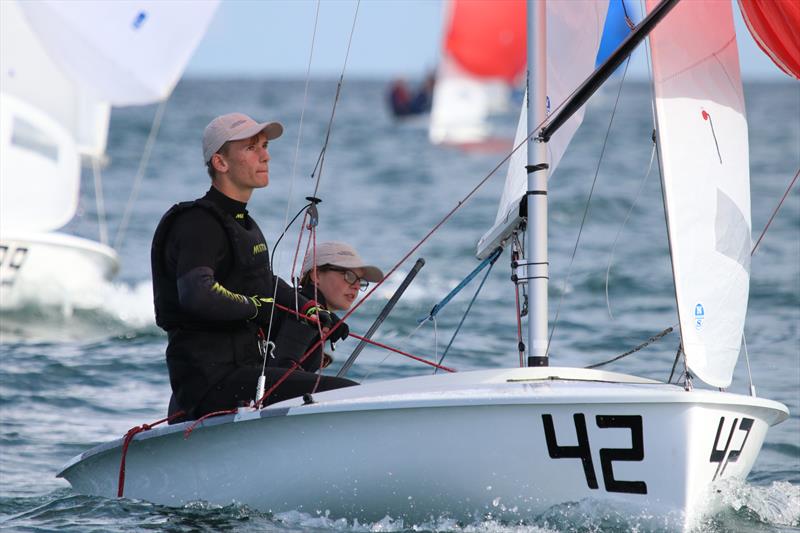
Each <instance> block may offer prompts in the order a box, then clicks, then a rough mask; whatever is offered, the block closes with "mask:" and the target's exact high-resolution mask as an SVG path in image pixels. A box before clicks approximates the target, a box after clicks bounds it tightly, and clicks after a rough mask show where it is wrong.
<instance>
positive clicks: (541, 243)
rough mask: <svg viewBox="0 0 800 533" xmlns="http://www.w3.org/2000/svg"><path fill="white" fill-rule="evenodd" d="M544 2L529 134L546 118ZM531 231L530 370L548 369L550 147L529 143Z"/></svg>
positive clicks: (534, 25)
mask: <svg viewBox="0 0 800 533" xmlns="http://www.w3.org/2000/svg"><path fill="white" fill-rule="evenodd" d="M546 16H547V15H546V2H545V0H539V1H533V2H528V9H527V21H528V27H527V30H528V31H527V40H528V76H527V84H528V87H527V93H528V131H533V130H534V128H537V127H538V125H539V124H541V123H542V122H543V121H544V119H545V118H546V117H547V24H546V22H547V20H546ZM526 168H527V170H528V191H527V195H526V197H527V208H528V231H527V232H526V242H525V251H526V255H527V257H526V261H525V262H524V263H523V264H524V265H525V278H526V279H527V281H528V290H529V291H530V298H531V304H530V313H529V315H528V366H547V365H548V361H547V323H548V305H547V287H548V281H549V268H548V259H547V177H548V175H549V172H548V165H547V144H546V143H545V142H544V141H543V140H542V139H540V138H533V139H531V140H529V141H528V165H527V167H526Z"/></svg>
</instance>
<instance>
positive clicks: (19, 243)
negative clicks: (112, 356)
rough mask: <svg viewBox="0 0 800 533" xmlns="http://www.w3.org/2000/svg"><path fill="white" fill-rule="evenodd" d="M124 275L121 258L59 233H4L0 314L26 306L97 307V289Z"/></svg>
mask: <svg viewBox="0 0 800 533" xmlns="http://www.w3.org/2000/svg"><path fill="white" fill-rule="evenodd" d="M118 270H119V259H118V257H117V253H116V252H115V251H114V250H113V249H111V248H110V247H108V246H106V245H103V244H100V243H98V242H94V241H90V240H88V239H83V238H81V237H76V236H74V235H68V234H64V233H57V232H36V233H34V232H31V233H25V232H3V233H2V234H0V309H1V310H12V309H17V308H19V307H22V306H24V305H26V304H34V305H60V306H62V307H63V308H64V309H65V310H70V309H72V307H74V306H88V307H94V306H96V305H99V303H100V302H99V301H98V300H99V299H100V298H101V296H102V295H100V294H98V285H99V284H100V283H102V282H104V281H108V280H110V279H111V278H112V277H113V276H114V275H115V274H116V272H117V271H118Z"/></svg>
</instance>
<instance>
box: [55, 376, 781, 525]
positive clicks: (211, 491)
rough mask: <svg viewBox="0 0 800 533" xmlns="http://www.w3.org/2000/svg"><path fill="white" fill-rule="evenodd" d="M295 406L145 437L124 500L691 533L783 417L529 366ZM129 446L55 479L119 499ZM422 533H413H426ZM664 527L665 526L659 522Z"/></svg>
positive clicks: (706, 397)
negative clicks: (600, 517) (644, 519)
mask: <svg viewBox="0 0 800 533" xmlns="http://www.w3.org/2000/svg"><path fill="white" fill-rule="evenodd" d="M314 399H315V402H316V403H314V404H311V405H302V402H301V401H300V400H289V401H287V402H283V403H281V404H276V405H274V406H270V407H269V408H267V409H264V410H262V411H261V412H253V411H251V410H250V409H242V410H240V412H239V413H238V414H237V415H235V416H234V415H228V416H222V417H216V418H211V419H208V420H206V421H204V422H203V423H202V424H200V425H199V426H198V427H197V428H196V429H195V430H194V431H193V432H192V433H191V435H190V437H189V438H188V439H185V438H184V434H183V430H184V429H185V428H186V427H187V426H188V424H189V423H186V424H179V425H175V426H171V427H158V428H155V429H152V430H150V431H147V432H144V433H141V434H139V435H137V436H136V437H135V439H134V440H133V442H131V445H130V448H129V450H128V453H127V469H126V476H125V485H124V495H125V496H126V497H129V498H139V499H144V500H149V501H152V502H156V503H160V504H165V505H174V506H180V505H184V504H186V503H187V502H190V501H193V500H205V501H208V502H212V503H215V504H230V503H232V502H239V503H243V504H246V505H249V506H252V507H254V508H257V509H261V510H265V511H273V512H280V511H285V510H295V509H296V510H301V511H305V512H308V513H311V514H314V513H316V512H317V511H319V512H325V511H329V512H330V515H331V516H332V517H348V518H357V519H359V520H361V521H363V520H379V519H381V518H383V517H384V516H386V515H389V516H391V517H393V518H404V519H406V520H414V521H416V520H425V519H428V518H430V517H440V516H450V517H453V518H457V519H470V518H480V517H482V516H485V515H486V514H491V515H492V516H493V517H499V518H507V519H509V520H525V519H526V518H534V517H536V516H537V515H538V514H539V513H541V512H542V511H544V510H546V509H548V508H550V507H552V506H554V505H558V504H561V503H567V502H576V501H580V500H584V499H595V500H600V501H607V502H609V503H611V504H613V505H617V506H620V507H622V508H630V509H631V510H633V511H634V512H635V513H636V514H637V515H638V514H639V512H641V511H646V512H648V513H652V514H657V515H659V516H662V517H663V516H664V515H669V516H674V519H675V520H677V521H679V523H680V524H686V523H690V522H691V521H693V520H696V519H697V518H698V517H699V516H701V515H702V514H703V513H705V512H707V511H708V510H709V509H708V508H707V506H706V504H705V503H704V502H705V501H706V498H705V497H704V495H705V493H706V491H707V490H708V489H709V487H710V486H711V484H712V482H714V481H715V480H720V479H729V478H739V479H743V478H744V477H746V476H747V474H748V472H749V471H750V469H751V468H752V465H753V462H754V461H755V458H756V456H757V454H758V451H759V450H760V448H761V445H762V443H763V440H764V437H765V435H766V432H767V429H768V427H769V426H771V425H774V424H776V423H778V422H780V421H782V420H784V419H785V418H786V417H787V416H788V411H787V409H786V407H785V406H783V405H782V404H779V403H777V402H773V401H769V400H764V399H760V398H753V397H745V396H740V395H735V394H728V393H722V392H713V391H698V390H695V391H691V392H687V391H684V390H683V388H681V387H677V386H674V385H666V384H663V383H659V382H655V381H650V380H644V379H639V378H634V377H631V376H625V375H622V374H614V373H608V372H601V371H595V370H583V369H569V368H554V367H553V368H521V369H511V370H489V371H474V372H464V373H459V374H451V375H437V376H425V377H419V378H408V379H402V380H394V381H388V382H383V383H376V384H370V385H364V386H360V387H353V388H348V389H341V390H337V391H331V392H327V393H320V394H317V395H315V396H314ZM121 444H122V440H121V439H118V440H116V441H113V442H109V443H106V444H103V445H100V446H97V447H96V448H94V449H92V450H89V451H88V452H86V453H84V454H82V455H81V456H78V457H76V458H74V459H73V460H72V461H70V462H69V463H68V464H67V465H66V466H65V468H64V469H63V471H62V472H61V473H60V474H59V476H60V477H64V478H66V479H67V480H68V481H69V482H70V483H71V484H72V486H73V487H74V488H75V490H77V491H78V492H80V493H86V494H93V495H101V496H106V497H114V496H116V494H117V488H118V476H119V468H120V457H121ZM415 523H418V522H415ZM662 523H663V522H662Z"/></svg>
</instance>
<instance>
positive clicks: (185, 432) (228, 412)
mask: <svg viewBox="0 0 800 533" xmlns="http://www.w3.org/2000/svg"><path fill="white" fill-rule="evenodd" d="M236 411H238V408H234V409H225V410H223V411H214V412H213V413H208V414H205V415H203V416H201V417H200V418H198V419H197V420H195V421H194V422H192V425H190V426H189V427H188V428H186V429H185V430H183V438H184V440H185V439H188V438H189V437H190V436H191V435H192V431H194V428H196V427H197V426H198V425H199V424H200V422H202V421H203V420H205V419H207V418H211V417H212V416H222V415H231V414H233V413H235V412H236Z"/></svg>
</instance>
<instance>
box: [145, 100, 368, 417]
mask: <svg viewBox="0 0 800 533" xmlns="http://www.w3.org/2000/svg"><path fill="white" fill-rule="evenodd" d="M282 133H283V126H282V125H281V124H280V123H278V122H269V123H267V122H264V123H258V122H256V121H254V120H253V119H252V118H250V117H248V116H246V115H243V114H241V113H230V114H227V115H222V116H220V117H217V118H215V119H214V120H212V121H211V122H210V123H209V124H208V126H207V127H206V129H205V131H204V133H203V157H204V161H205V163H206V166H207V168H208V174H209V176H211V188H210V189H209V190H208V192H207V193H206V195H205V196H203V197H202V198H200V199H198V200H195V201H192V202H183V203H180V204H177V205H175V206H173V207H172V208H171V209H170V210H169V211H167V213H166V214H165V215H164V217H163V218H162V219H161V222H160V223H159V225H158V227H157V228H156V232H155V236H154V237H153V246H152V250H151V267H152V273H153V293H154V302H155V310H156V323H157V324H158V325H159V326H160V327H161V328H163V329H164V330H166V331H167V334H168V337H169V343H168V345H167V352H166V353H167V368H168V369H169V377H170V384H171V386H172V392H173V399H172V400H171V401H170V414H173V413H176V412H178V411H184V413H185V414H186V416H185V418H187V419H194V418H198V417H200V416H202V415H204V414H207V413H212V412H215V411H221V410H227V409H232V408H235V407H238V406H240V405H243V404H247V403H250V402H251V401H253V400H254V399H255V393H256V386H257V382H258V378H259V376H260V375H261V371H262V366H263V363H264V356H263V355H262V350H261V349H260V346H261V344H260V339H259V329H260V328H261V329H262V331H263V333H264V334H266V332H267V331H270V336H271V337H272V339H274V338H275V336H276V335H277V333H278V331H279V330H280V329H281V326H282V325H284V324H292V325H293V326H298V327H302V328H305V329H306V330H308V331H310V332H312V333H315V332H317V331H318V328H317V326H316V325H313V326H312V325H311V324H309V323H307V322H306V321H299V320H298V319H297V318H295V317H294V315H291V316H290V315H288V314H287V313H284V312H280V311H279V310H278V309H277V308H276V309H274V310H273V303H274V301H277V302H278V303H279V304H282V305H284V306H286V307H290V308H295V305H296V304H295V302H296V301H297V308H296V309H297V311H298V312H299V313H301V314H302V315H305V316H309V317H311V316H313V317H316V318H318V320H319V322H320V323H321V324H322V326H323V327H324V328H325V329H324V331H326V332H327V331H330V329H331V328H333V326H334V325H336V324H337V323H338V322H339V319H338V318H337V317H336V315H334V314H332V313H330V312H328V311H327V310H326V309H325V308H324V307H323V306H320V305H319V304H318V303H317V302H316V301H314V300H311V299H308V298H305V297H303V296H298V299H297V300H295V291H294V289H293V288H292V287H291V286H290V285H289V284H287V283H286V282H285V281H283V280H282V279H280V278H278V277H277V276H275V275H274V274H273V273H272V270H271V267H270V262H269V248H268V246H267V244H266V240H265V239H264V236H263V234H262V233H261V230H260V229H259V228H258V225H257V224H256V222H255V221H254V220H253V219H252V218H251V217H250V215H249V214H248V213H247V202H248V201H249V200H250V196H251V195H252V193H253V191H254V190H255V189H261V188H264V187H266V186H267V185H268V184H269V160H270V156H269V151H268V149H267V145H268V142H269V141H271V140H274V139H277V138H278V137H280V136H281V134H282ZM276 287H277V288H276ZM273 295H274V298H275V300H274V301H273ZM273 311H274V313H273ZM271 320H272V327H271V328H270V327H269V325H270V321H271ZM347 333H348V328H347V325H346V324H344V323H342V324H339V326H338V327H336V328H335V329H334V330H333V332H332V334H331V336H330V338H329V340H330V341H331V342H336V341H337V340H340V339H342V338H345V337H346V336H347ZM272 339H271V340H272ZM301 355H302V353H301V354H297V357H299V356H301ZM284 372H285V370H284V369H280V368H271V369H267V372H266V377H267V380H266V381H267V388H269V387H270V385H271V384H272V383H274V382H275V381H277V379H279V378H280V377H281V376H283V374H284ZM355 384H356V383H355V382H353V381H350V380H347V379H343V378H336V377H331V376H321V377H319V381H318V376H316V375H314V374H311V373H308V372H304V371H301V370H296V371H295V372H293V373H292V374H291V375H290V377H289V378H288V379H287V380H286V381H285V382H284V383H283V384H282V385H281V386H280V387H279V388H278V389H277V390H276V391H275V392H274V393H273V394H272V395H271V396H270V397H269V398H268V399H267V403H273V402H276V401H281V400H284V399H287V398H291V397H295V396H301V395H303V394H304V393H307V392H312V391H314V390H316V391H324V390H329V389H335V388H339V387H346V386H350V385H355ZM175 421H177V420H172V422H175Z"/></svg>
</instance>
